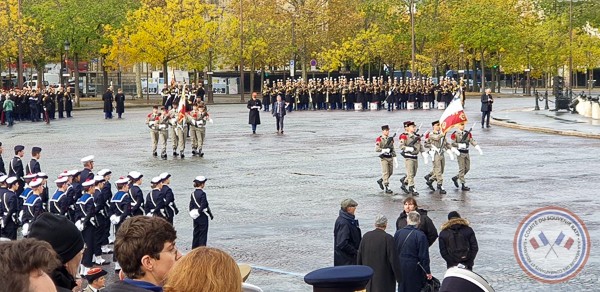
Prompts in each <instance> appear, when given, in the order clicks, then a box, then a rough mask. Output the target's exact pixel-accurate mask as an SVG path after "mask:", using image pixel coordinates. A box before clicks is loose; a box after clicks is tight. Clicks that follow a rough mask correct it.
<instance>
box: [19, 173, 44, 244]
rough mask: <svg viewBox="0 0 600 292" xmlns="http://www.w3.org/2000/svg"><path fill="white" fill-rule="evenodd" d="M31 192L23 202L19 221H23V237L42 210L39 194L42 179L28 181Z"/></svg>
mask: <svg viewBox="0 0 600 292" xmlns="http://www.w3.org/2000/svg"><path fill="white" fill-rule="evenodd" d="M29 186H30V187H31V189H32V192H31V193H30V194H29V196H28V197H27V199H26V200H25V202H23V210H22V211H23V213H22V216H21V222H22V223H23V229H22V233H23V237H26V236H27V235H28V234H29V226H30V225H31V223H32V222H33V221H35V219H37V217H38V216H40V215H41V214H42V213H43V212H44V207H43V205H42V199H41V198H40V195H41V194H42V191H43V189H44V186H43V184H42V179H40V178H36V179H34V180H32V181H31V182H30V183H29Z"/></svg>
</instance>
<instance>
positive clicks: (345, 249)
mask: <svg viewBox="0 0 600 292" xmlns="http://www.w3.org/2000/svg"><path fill="white" fill-rule="evenodd" d="M340 205H341V208H340V211H339V216H338V218H337V219H336V220H335V226H334V229H333V237H334V240H333V244H334V251H333V265H334V266H345V265H355V264H356V258H357V254H358V248H359V246H360V240H361V232H360V227H359V225H358V220H356V218H355V217H354V212H356V206H358V203H357V202H356V201H354V200H353V199H344V200H343V201H342V203H341V204H340Z"/></svg>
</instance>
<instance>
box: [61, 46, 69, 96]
mask: <svg viewBox="0 0 600 292" xmlns="http://www.w3.org/2000/svg"><path fill="white" fill-rule="evenodd" d="M64 45H65V69H66V72H67V76H68V75H69V63H68V62H67V60H68V59H69V50H70V49H71V43H69V40H65V43H64ZM61 74H62V75H63V76H62V78H63V80H65V76H64V74H63V73H62V72H61ZM67 78H68V77H67ZM63 82H64V81H63ZM63 85H65V87H64V88H65V89H66V88H67V87H68V86H69V79H67V82H64V83H63Z"/></svg>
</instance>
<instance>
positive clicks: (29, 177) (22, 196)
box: [19, 173, 37, 209]
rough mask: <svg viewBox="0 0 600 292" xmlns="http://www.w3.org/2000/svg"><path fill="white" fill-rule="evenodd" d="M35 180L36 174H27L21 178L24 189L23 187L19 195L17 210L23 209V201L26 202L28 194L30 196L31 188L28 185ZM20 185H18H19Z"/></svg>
mask: <svg viewBox="0 0 600 292" xmlns="http://www.w3.org/2000/svg"><path fill="white" fill-rule="evenodd" d="M35 178H37V175H36V174H31V173H30V174H28V175H26V176H23V179H24V180H25V181H24V185H25V186H24V187H23V191H22V192H21V193H20V194H19V209H23V203H25V200H27V198H28V197H29V194H31V192H32V188H31V186H30V185H29V183H30V182H31V181H32V180H34V179H35ZM19 184H20V183H19Z"/></svg>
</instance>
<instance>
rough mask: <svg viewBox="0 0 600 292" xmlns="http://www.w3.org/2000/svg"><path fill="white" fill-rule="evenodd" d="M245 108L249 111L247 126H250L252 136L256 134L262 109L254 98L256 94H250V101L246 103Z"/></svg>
mask: <svg viewBox="0 0 600 292" xmlns="http://www.w3.org/2000/svg"><path fill="white" fill-rule="evenodd" d="M246 107H247V108H248V109H249V110H250V113H249V114H248V124H250V125H252V134H256V126H257V125H260V109H261V108H262V103H261V102H260V100H259V99H258V98H256V92H253V93H252V99H251V100H249V101H248V104H247V105H246Z"/></svg>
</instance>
